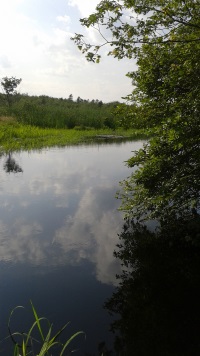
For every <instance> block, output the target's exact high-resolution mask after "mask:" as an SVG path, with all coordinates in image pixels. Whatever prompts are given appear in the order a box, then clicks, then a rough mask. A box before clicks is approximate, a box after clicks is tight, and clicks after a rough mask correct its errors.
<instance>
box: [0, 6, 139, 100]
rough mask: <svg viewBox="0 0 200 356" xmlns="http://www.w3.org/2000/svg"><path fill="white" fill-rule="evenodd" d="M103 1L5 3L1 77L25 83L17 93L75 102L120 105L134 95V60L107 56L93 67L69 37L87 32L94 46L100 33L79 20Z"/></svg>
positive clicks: (0, 15) (0, 23)
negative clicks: (101, 102) (81, 24)
mask: <svg viewBox="0 0 200 356" xmlns="http://www.w3.org/2000/svg"><path fill="white" fill-rule="evenodd" d="M98 3H99V0H1V1H0V33H1V36H0V78H2V77H4V76H8V77H9V76H14V77H17V78H22V83H21V85H20V88H19V91H20V92H21V93H28V94H29V95H43V94H44V95H49V96H52V97H63V98H67V97H68V96H69V95H70V94H73V97H74V99H76V98H77V97H78V96H80V97H81V98H83V99H89V100H92V99H99V100H103V102H110V101H115V100H119V101H122V99H121V97H122V96H126V95H127V94H129V93H130V92H131V90H132V87H131V81H130V79H129V78H127V77H126V76H125V74H126V73H127V72H128V71H132V70H133V69H134V64H133V62H132V61H130V60H123V61H118V60H116V59H113V58H111V57H107V56H103V59H102V62H101V63H100V64H94V63H89V62H87V61H86V59H85V58H84V56H83V55H81V52H80V51H79V50H78V49H77V48H76V46H75V45H74V43H73V42H72V41H71V40H70V37H72V36H73V35H74V33H75V32H76V33H79V32H81V33H83V34H84V35H85V36H86V37H87V38H88V39H89V40H90V41H92V42H93V43H95V41H96V40H97V37H96V36H97V33H95V32H94V30H85V29H83V28H82V27H81V26H80V23H79V19H80V18H81V17H86V16H87V15H89V14H90V13H92V12H94V10H95V6H96V5H97V4H98Z"/></svg>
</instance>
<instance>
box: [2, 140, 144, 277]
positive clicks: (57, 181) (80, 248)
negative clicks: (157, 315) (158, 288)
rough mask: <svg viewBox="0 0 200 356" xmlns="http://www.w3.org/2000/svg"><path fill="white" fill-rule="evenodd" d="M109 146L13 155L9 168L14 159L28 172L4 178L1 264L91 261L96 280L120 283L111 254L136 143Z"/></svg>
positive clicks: (55, 264)
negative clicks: (121, 188)
mask: <svg viewBox="0 0 200 356" xmlns="http://www.w3.org/2000/svg"><path fill="white" fill-rule="evenodd" d="M141 144H142V143H141V142H138V143H137V145H138V146H141ZM108 147H109V146H108V145H106V146H100V147H97V146H94V147H92V146H91V147H76V148H65V149H62V150H50V151H43V152H35V153H32V154H28V153H21V154H18V156H16V158H14V157H13V155H12V154H9V156H8V158H7V160H6V162H7V168H8V167H9V164H10V163H11V161H12V162H15V167H18V168H19V169H18V172H22V169H21V168H20V167H21V166H23V167H24V173H23V176H17V175H9V176H7V177H6V179H5V177H3V179H2V183H1V188H2V189H1V190H0V198H1V207H0V246H1V249H0V261H4V262H5V261H7V262H8V261H9V262H10V263H15V264H17V263H23V264H27V263H28V264H32V265H35V266H41V267H42V266H48V267H55V266H62V265H80V264H81V263H82V262H83V261H89V262H92V263H93V264H94V266H95V274H96V278H97V280H99V281H101V282H103V283H111V284H113V283H115V275H116V273H119V271H120V265H119V263H118V261H116V259H114V258H113V250H114V247H115V244H116V237H117V233H118V232H119V227H120V224H121V216H120V214H119V212H117V208H118V206H119V203H118V201H117V200H116V199H115V193H116V190H117V188H118V182H119V180H121V179H122V178H124V177H126V175H127V173H126V168H125V166H124V165H123V162H124V160H126V159H127V158H128V157H129V156H130V152H131V149H132V147H133V144H132V143H124V144H123V143H122V144H121V145H117V144H115V145H110V147H109V149H108ZM17 160H18V161H19V162H20V164H16V161H17ZM8 163H9V164H8ZM2 165H4V166H5V162H4V163H3V162H2ZM10 166H11V164H10ZM11 171H12V172H13V171H16V172H17V170H15V169H14V168H13V170H11Z"/></svg>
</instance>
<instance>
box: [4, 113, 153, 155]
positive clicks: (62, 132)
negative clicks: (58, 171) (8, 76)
mask: <svg viewBox="0 0 200 356" xmlns="http://www.w3.org/2000/svg"><path fill="white" fill-rule="evenodd" d="M97 135H116V136H118V135H119V136H123V137H124V139H143V138H147V133H146V132H145V130H123V129H117V130H115V131H112V130H111V129H99V130H95V129H88V130H87V129H86V130H81V129H80V128H77V129H76V128H74V129H51V128H44V129H43V128H39V127H36V126H30V125H22V124H19V123H17V122H16V121H15V120H14V119H13V120H12V119H10V118H9V120H7V121H6V120H5V119H4V120H1V119H0V151H1V152H8V151H19V150H33V149H40V148H45V147H52V146H58V147H62V146H67V145H77V144H83V143H86V142H87V143H90V142H97V137H96V136H97Z"/></svg>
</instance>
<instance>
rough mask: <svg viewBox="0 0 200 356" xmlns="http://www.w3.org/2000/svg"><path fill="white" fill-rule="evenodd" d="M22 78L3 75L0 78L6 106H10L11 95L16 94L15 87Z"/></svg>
mask: <svg viewBox="0 0 200 356" xmlns="http://www.w3.org/2000/svg"><path fill="white" fill-rule="evenodd" d="M21 81H22V79H17V78H15V77H10V78H8V77H4V78H2V80H1V86H2V87H3V90H4V92H5V94H6V100H7V103H8V106H9V107H10V106H11V104H12V96H13V95H14V94H16V90H15V89H16V88H17V86H18V85H19V84H20V83H21Z"/></svg>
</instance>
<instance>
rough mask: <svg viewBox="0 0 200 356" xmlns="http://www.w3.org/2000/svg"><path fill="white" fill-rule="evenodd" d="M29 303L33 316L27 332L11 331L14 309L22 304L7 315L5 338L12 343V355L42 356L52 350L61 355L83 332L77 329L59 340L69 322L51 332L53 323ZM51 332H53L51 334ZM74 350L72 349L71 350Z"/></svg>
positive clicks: (50, 352)
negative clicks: (6, 334) (66, 337)
mask: <svg viewBox="0 0 200 356" xmlns="http://www.w3.org/2000/svg"><path fill="white" fill-rule="evenodd" d="M30 303H31V309H32V313H33V316H34V321H33V323H32V325H31V326H30V328H29V330H28V332H19V331H17V332H12V331H11V318H12V316H13V314H14V312H15V311H16V309H19V308H23V306H17V307H15V308H14V309H13V310H12V311H11V313H10V316H9V321H8V331H9V336H8V337H7V338H6V339H11V341H12V343H13V355H14V356H28V355H32V356H44V355H49V356H51V355H52V351H54V352H55V350H56V355H59V356H63V355H64V354H65V351H66V349H67V348H68V346H69V344H70V343H71V342H72V340H74V339H75V338H76V337H77V336H78V335H80V334H83V335H85V333H84V332H83V331H78V332H76V333H74V334H73V335H72V336H70V337H69V338H68V339H67V340H66V341H64V342H62V341H61V340H60V336H61V334H63V332H64V331H65V329H66V328H67V326H68V325H69V322H68V323H67V324H65V325H64V326H63V327H62V328H61V329H60V330H58V331H57V332H56V333H53V324H52V323H50V322H49V320H48V319H47V318H44V317H39V316H38V313H37V311H36V309H35V307H34V305H33V303H32V302H30ZM52 333H53V334H52ZM71 352H72V351H71ZM73 352H74V350H73Z"/></svg>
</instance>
